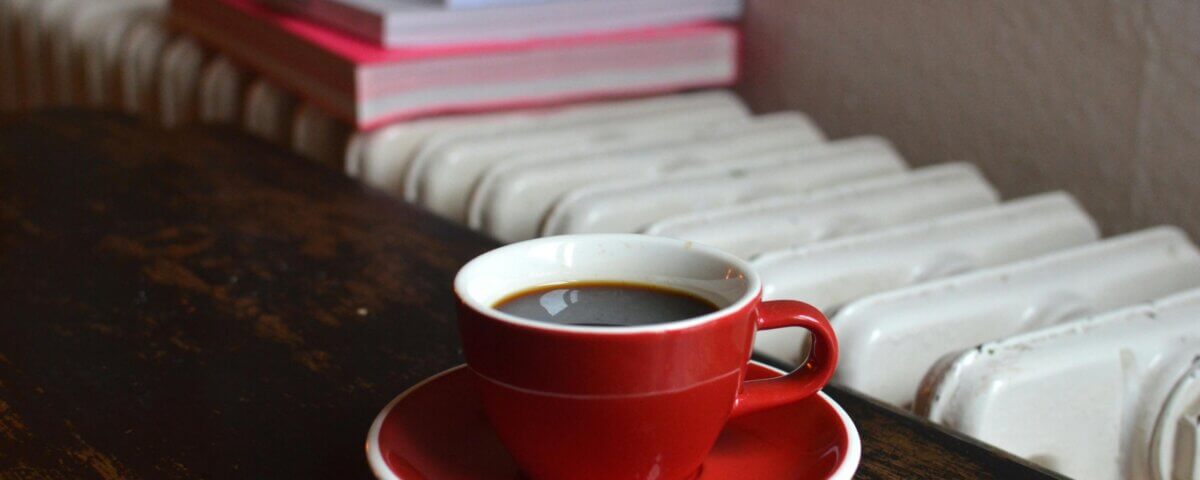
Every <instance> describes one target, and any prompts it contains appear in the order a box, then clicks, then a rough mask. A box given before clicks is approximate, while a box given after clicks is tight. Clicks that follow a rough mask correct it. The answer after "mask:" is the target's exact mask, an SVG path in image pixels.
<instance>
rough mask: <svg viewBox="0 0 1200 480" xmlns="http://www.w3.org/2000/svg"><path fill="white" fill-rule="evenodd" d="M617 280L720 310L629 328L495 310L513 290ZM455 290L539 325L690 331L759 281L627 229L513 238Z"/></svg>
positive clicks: (745, 298) (739, 301) (712, 258)
mask: <svg viewBox="0 0 1200 480" xmlns="http://www.w3.org/2000/svg"><path fill="white" fill-rule="evenodd" d="M580 281H615V282H628V283H637V284H645V285H653V286H660V287H666V288H670V289H674V290H678V291H683V292H687V293H690V294H692V295H695V296H698V297H700V298H703V299H705V300H708V301H709V302H712V303H713V304H715V305H717V306H718V307H720V308H721V310H719V311H718V312H715V313H713V314H709V315H705V316H702V317H697V318H694V319H689V320H682V321H679V322H669V323H662V324H655V325H647V326H631V327H602V328H597V327H586V326H578V325H557V324H551V323H546V322H535V321H531V320H526V319H522V318H519V317H515V316H512V315H508V314H506V313H503V312H500V311H499V310H496V309H494V308H492V307H493V306H494V305H495V304H496V303H497V302H499V301H500V300H503V299H505V298H507V297H509V296H510V295H512V294H514V293H518V292H522V291H526V290H530V289H534V288H537V287H542V286H548V285H554V284H558V283H563V282H580ZM454 288H455V291H456V292H457V293H458V296H459V297H460V298H461V299H462V300H463V302H465V303H466V304H467V305H469V306H471V307H472V308H474V309H476V310H479V311H481V312H485V313H487V314H488V315H489V316H493V317H495V318H500V319H502V320H506V321H509V322H514V323H520V324H525V325H530V326H536V327H538V328H547V329H566V330H596V331H601V332H614V331H617V332H628V331H629V330H662V329H671V328H686V327H688V326H690V325H694V324H697V323H702V322H704V321H707V320H711V319H713V318H718V317H720V316H721V315H722V314H723V313H724V312H726V311H728V310H730V309H735V308H740V307H741V306H743V305H745V304H746V302H750V301H752V300H753V299H754V298H755V297H756V296H757V294H758V291H759V288H760V283H759V279H758V276H757V275H755V274H754V272H753V270H752V269H751V268H750V266H749V265H748V264H746V262H744V261H742V260H741V259H739V258H737V257H735V256H733V255H730V254H728V253H725V252H722V251H720V250H717V249H714V248H712V247H707V246H703V245H699V244H695V243H693V242H688V241H684V240H676V239H670V238H663V237H652V236H647V235H629V234H594V235H563V236H557V237H546V238H540V239H536V240H529V241H525V242H520V243H514V244H512V245H508V246H505V247H501V248H498V249H496V250H493V251H491V252H488V253H485V254H483V255H481V256H479V257H478V258H476V259H474V260H472V261H471V262H470V263H468V264H467V265H466V266H464V267H463V268H462V270H460V271H459V273H458V277H457V278H456V279H455V285H454Z"/></svg>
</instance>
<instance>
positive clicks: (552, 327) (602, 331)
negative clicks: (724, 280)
mask: <svg viewBox="0 0 1200 480" xmlns="http://www.w3.org/2000/svg"><path fill="white" fill-rule="evenodd" d="M571 241H590V242H598V241H603V242H638V243H643V244H658V245H664V246H676V247H679V248H681V249H685V250H688V251H691V252H694V253H696V254H701V255H706V256H709V257H715V258H717V259H718V260H720V261H723V262H725V263H727V264H729V265H730V266H731V267H733V268H735V269H737V270H738V271H739V272H740V273H741V274H742V277H743V278H744V279H745V280H746V292H745V293H743V294H742V296H741V297H739V298H738V299H737V300H736V301H734V302H733V303H731V304H729V305H727V306H724V307H721V308H720V309H718V310H717V311H715V312H712V313H708V314H705V315H701V316H699V317H695V318H690V319H687V320H680V321H675V322H666V323H658V324H654V325H639V326H606V327H593V326H580V325H561V324H555V323H550V322H539V321H536V320H529V319H525V318H521V317H518V316H516V315H511V314H508V313H504V312H501V311H500V310H496V309H495V308H494V307H493V306H491V305H484V304H483V303H481V302H479V300H477V299H475V298H473V297H471V296H468V295H467V294H466V283H467V281H468V280H467V276H468V275H471V274H472V270H473V269H477V268H480V267H479V264H481V263H483V262H484V261H487V260H488V259H490V258H492V257H497V256H500V255H505V254H511V253H512V252H513V251H515V250H521V249H524V248H526V247H528V246H530V245H536V244H540V243H567V242H571ZM580 280H581V281H587V280H612V281H619V280H621V279H619V278H605V279H601V278H594V279H580ZM536 286H537V285H531V286H530V287H526V288H531V287H536ZM761 290H762V282H761V280H760V279H759V277H758V274H757V273H755V272H754V269H753V268H752V267H751V266H750V264H749V263H747V262H746V261H745V260H742V259H741V258H738V257H737V256H734V255H733V254H731V253H726V252H724V251H722V250H718V249H717V248H715V247H710V246H708V245H704V244H700V243H696V242H692V241H690V240H679V239H674V238H668V237H655V236H651V235H639V234H632V233H590V234H578V235H558V236H552V237H542V238H537V239H533V240H526V241H523V242H517V243H513V244H509V245H505V246H503V247H500V248H497V249H495V250H491V251H489V252H487V253H484V254H482V255H479V256H478V257H475V258H474V259H472V260H471V261H470V262H467V264H466V265H463V267H462V268H461V269H459V271H458V274H457V275H455V277H454V294H455V295H457V296H458V298H459V299H460V300H461V301H462V302H463V303H465V304H466V305H467V306H469V307H471V308H472V309H473V310H475V311H478V312H480V313H483V314H486V315H487V316H489V317H491V318H494V319H498V320H500V321H503V322H505V323H510V324H514V325H519V326H522V327H528V328H533V329H537V330H544V331H553V332H561V333H588V334H597V335H628V334H631V333H654V332H671V331H677V330H686V329H689V328H692V327H696V326H699V325H703V324H705V323H708V322H712V321H714V320H717V319H720V318H723V317H725V316H728V315H729V314H730V313H732V312H734V311H737V310H741V309H742V308H744V307H745V306H746V305H748V304H749V303H750V302H752V301H754V299H756V298H758V295H759V292H760V291H761Z"/></svg>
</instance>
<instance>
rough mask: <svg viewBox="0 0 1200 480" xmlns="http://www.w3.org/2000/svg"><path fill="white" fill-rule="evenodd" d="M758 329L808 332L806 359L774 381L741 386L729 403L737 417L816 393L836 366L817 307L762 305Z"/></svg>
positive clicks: (829, 333)
mask: <svg viewBox="0 0 1200 480" xmlns="http://www.w3.org/2000/svg"><path fill="white" fill-rule="evenodd" d="M756 315H757V317H758V318H757V319H755V321H756V322H757V324H758V330H771V329H775V328H784V327H800V328H803V329H806V330H808V331H809V332H810V333H812V339H813V343H812V348H811V349H810V351H809V354H808V359H807V360H805V362H804V365H801V366H800V367H799V368H797V369H796V370H793V371H792V372H791V373H789V374H787V375H784V376H782V377H778V378H771V379H766V380H752V381H748V382H745V383H744V384H743V385H742V391H741V392H740V393H739V394H738V397H737V399H736V400H735V401H734V404H733V414H732V415H733V416H734V417H737V416H741V415H746V414H749V413H754V412H757V411H760V410H765V409H768V408H771V407H776V406H779V405H783V404H785V403H791V402H795V401H797V400H800V399H802V398H805V397H807V396H809V395H812V394H814V393H817V391H819V390H821V388H822V387H824V386H825V384H826V383H829V378H830V377H832V376H833V370H834V368H836V367H837V359H838V344H837V337H836V336H835V335H834V333H833V327H832V326H830V325H829V320H828V319H826V318H825V315H824V314H822V313H821V311H820V310H817V307H814V306H812V305H809V304H807V303H804V302H797V301H794V300H775V301H769V302H763V303H762V304H760V305H759V306H758V310H757V312H756Z"/></svg>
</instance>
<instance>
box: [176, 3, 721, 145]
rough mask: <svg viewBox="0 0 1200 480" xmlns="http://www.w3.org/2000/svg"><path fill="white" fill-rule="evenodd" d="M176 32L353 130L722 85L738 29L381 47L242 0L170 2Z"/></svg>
mask: <svg viewBox="0 0 1200 480" xmlns="http://www.w3.org/2000/svg"><path fill="white" fill-rule="evenodd" d="M171 17H172V21H173V23H174V24H175V25H176V26H178V27H179V28H181V29H183V30H185V31H187V32H189V33H191V34H193V35H195V36H197V37H199V38H200V39H201V40H202V41H204V42H207V43H209V44H210V45H212V46H213V47H215V48H217V49H218V50H221V51H223V52H225V53H226V54H228V55H229V56H231V57H232V58H234V59H235V60H237V61H239V62H241V63H243V64H245V65H247V66H249V67H251V68H253V69H256V70H258V71H259V72H260V73H262V74H263V75H265V76H267V77H268V78H271V79H272V80H274V81H276V82H278V83H279V84H281V85H283V86H284V87H285V88H288V89H290V90H293V91H295V92H296V93H297V94H299V95H301V96H302V97H305V98H307V99H309V100H310V101H312V102H314V103H316V104H318V105H321V106H322V107H324V108H326V109H327V110H329V111H330V112H331V113H333V114H334V115H337V116H340V117H342V118H344V119H346V120H347V121H350V122H352V123H354V124H356V125H358V126H359V127H360V128H370V127H372V126H376V125H380V124H383V123H387V122H390V121H394V120H401V119H406V118H412V117H417V116H424V115H431V114H438V113H449V112H474V111H484V110H493V109H501V108H515V107H529V106H540V105H547V104H553V103H559V102H566V101H575V100H583V99H591V98H597V97H615V96H631V95H641V94H650V93H660V92H668V91H674V90H682V89H688V88H696V87H709V86H724V85H729V84H732V83H733V82H734V81H735V80H736V77H737V70H738V69H737V66H738V53H739V37H738V33H737V30H736V29H735V28H733V27H731V26H727V25H720V24H711V23H703V24H692V25H682V26H675V27H667V28H651V29H642V30H636V31H625V32H619V33H609V34H599V35H587V36H577V37H567V38H557V39H543V40H534V41H525V42H507V43H494V44H474V45H458V46H434V47H429V46H423V47H419V48H392V49H385V48H381V47H378V46H375V45H373V44H370V43H367V42H365V41H362V40H358V39H356V38H354V37H350V36H346V35H344V34H342V33H340V32H337V31H335V30H331V29H328V28H325V27H322V26H320V25H316V24H313V23H310V22H308V21H305V20H302V19H299V18H295V17H291V16H288V15H286V14H283V13H279V12H276V11H273V10H270V9H267V8H264V7H261V6H259V5H257V4H255V3H253V2H251V1H249V0H172V2H171Z"/></svg>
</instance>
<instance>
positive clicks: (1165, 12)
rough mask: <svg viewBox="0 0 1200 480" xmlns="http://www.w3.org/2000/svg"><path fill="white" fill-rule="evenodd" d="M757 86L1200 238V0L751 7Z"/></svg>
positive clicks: (766, 104)
mask: <svg viewBox="0 0 1200 480" xmlns="http://www.w3.org/2000/svg"><path fill="white" fill-rule="evenodd" d="M746 37H747V38H746V41H747V48H746V56H747V66H746V75H745V80H744V82H743V86H742V87H741V91H742V93H743V95H744V96H745V97H746V98H747V100H748V101H749V102H750V103H751V104H752V105H753V106H754V107H755V108H756V109H758V110H760V111H770V110H777V109H783V108H790V109H798V110H802V111H805V112H808V113H809V114H810V115H812V116H813V117H814V118H815V119H816V120H817V122H818V123H820V124H821V125H822V126H823V127H825V129H826V130H827V131H828V132H829V133H830V134H831V136H834V137H842V136H848V135H853V134H861V133H876V134H881V135H884V136H886V137H889V138H891V139H892V140H893V141H894V142H895V143H896V145H897V146H898V147H899V148H900V150H901V151H902V152H904V153H905V155H906V156H907V157H908V158H909V160H910V162H911V163H912V164H913V165H925V164H929V163H937V162H943V161H947V160H968V161H971V162H974V163H976V164H978V165H979V166H981V167H982V168H983V170H984V172H985V173H986V174H987V176H988V177H989V178H990V179H991V180H992V181H993V183H995V184H996V185H997V186H998V187H999V188H1000V190H1001V192H1003V193H1004V195H1005V197H1006V198H1012V197H1016V196H1022V195H1027V194H1031V193H1036V192H1041V191H1047V190H1052V189H1065V190H1067V191H1070V192H1071V193H1073V194H1075V195H1076V196H1077V197H1078V198H1079V199H1080V200H1081V201H1082V202H1083V203H1084V205H1085V206H1086V207H1087V208H1088V210H1089V211H1090V212H1092V214H1093V215H1094V216H1096V218H1097V219H1098V220H1099V221H1100V223H1101V224H1102V226H1103V228H1104V231H1105V233H1107V234H1112V233H1119V232H1125V231H1129V230H1132V229H1136V228H1140V227H1145V226H1150V225H1155V224H1160V223H1173V224H1178V225H1181V226H1184V227H1186V228H1187V229H1188V230H1189V232H1190V233H1191V235H1192V238H1193V239H1196V240H1200V207H1198V205H1200V1H1198V0H1169V1H1168V0H1145V1H1137V0H1131V1H1126V0H990V1H989V0H917V1H906V2H898V1H894V0H861V1H859V0H749V10H748V16H747V20H746Z"/></svg>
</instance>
